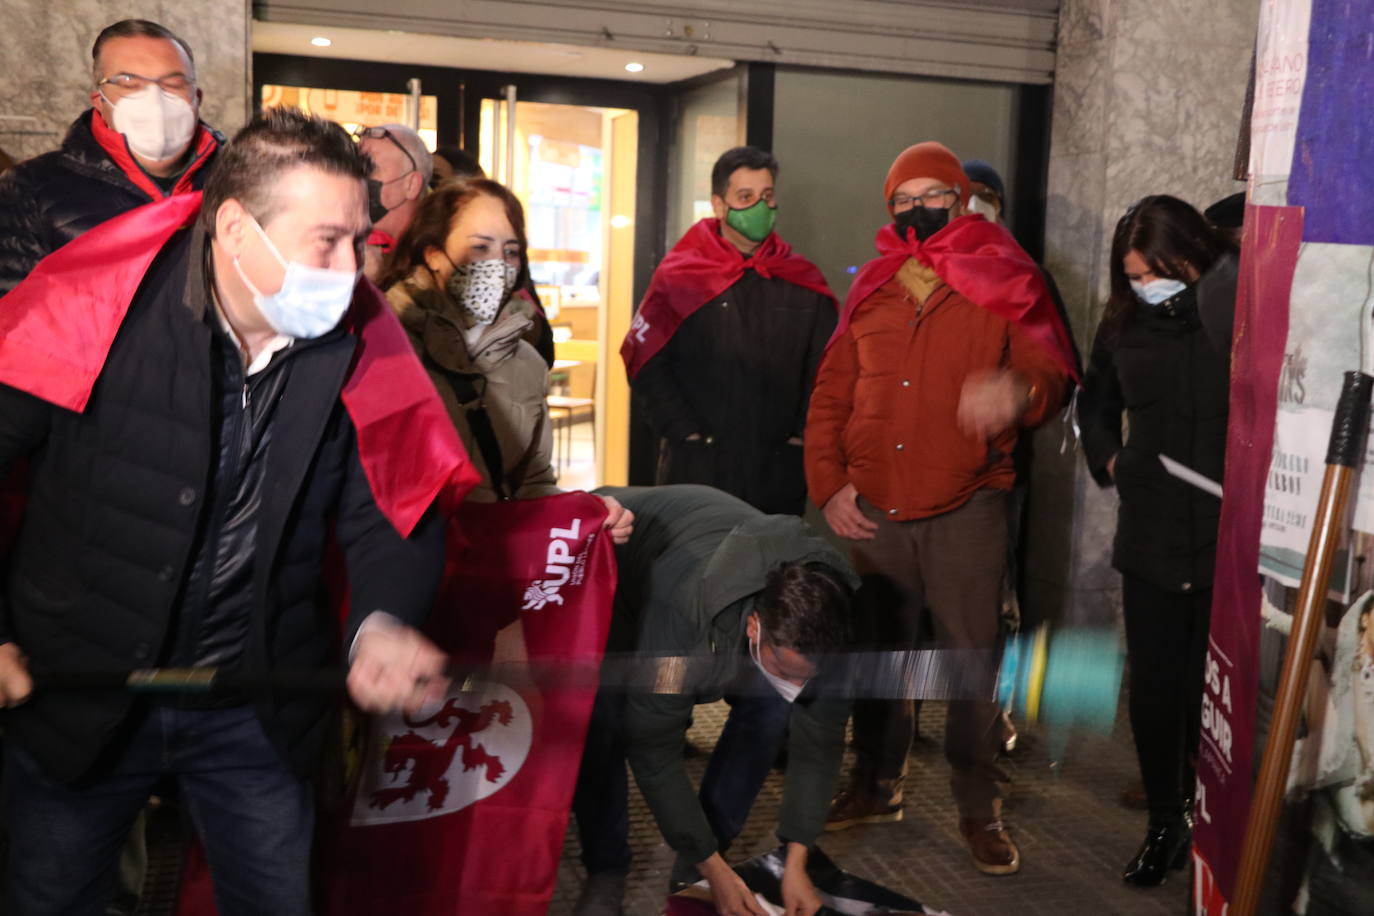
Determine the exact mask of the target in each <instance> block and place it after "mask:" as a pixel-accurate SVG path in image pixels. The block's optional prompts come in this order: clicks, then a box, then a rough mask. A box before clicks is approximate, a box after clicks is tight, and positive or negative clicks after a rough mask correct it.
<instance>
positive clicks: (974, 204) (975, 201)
mask: <svg viewBox="0 0 1374 916" xmlns="http://www.w3.org/2000/svg"><path fill="white" fill-rule="evenodd" d="M968 209H969V212H970V213H981V214H983V216H985V217H987V220H988V222H990V223H995V222H997V208H996V207H994V206H993V205H992V204H990V203H988V202H987V201H986V200H983V198H981V197H979V196H978V195H977V194H970V195H969V197H968Z"/></svg>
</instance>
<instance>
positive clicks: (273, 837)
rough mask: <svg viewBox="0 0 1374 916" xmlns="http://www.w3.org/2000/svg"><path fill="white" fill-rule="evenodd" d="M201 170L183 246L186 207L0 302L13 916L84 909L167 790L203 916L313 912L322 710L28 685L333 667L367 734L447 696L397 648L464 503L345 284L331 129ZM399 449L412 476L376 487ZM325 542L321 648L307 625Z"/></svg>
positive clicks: (270, 120) (320, 125)
mask: <svg viewBox="0 0 1374 916" xmlns="http://www.w3.org/2000/svg"><path fill="white" fill-rule="evenodd" d="M220 155H221V161H220V164H219V167H218V168H217V169H216V171H215V173H214V175H213V176H212V178H211V179H210V182H209V184H208V186H207V188H206V191H205V198H204V203H203V206H202V207H201V208H200V211H199V217H198V219H194V220H191V221H190V225H187V222H188V218H189V217H191V216H193V215H194V214H195V213H196V207H197V201H196V198H195V197H194V196H185V197H178V198H171V199H168V200H166V201H164V202H163V203H161V204H158V205H157V206H156V207H153V208H147V209H143V210H139V211H136V212H132V213H129V214H126V215H124V216H122V217H119V218H118V219H116V220H114V221H111V222H109V223H106V224H105V225H104V226H101V227H98V228H97V229H94V230H91V231H90V232H88V233H86V234H85V235H83V236H82V237H81V238H80V239H78V240H76V241H75V242H73V243H71V244H69V245H68V246H66V247H65V248H64V249H63V250H61V251H58V252H56V253H54V254H53V255H51V256H50V257H49V258H48V259H46V260H45V261H44V263H43V264H42V265H40V266H39V267H38V268H37V269H36V270H35V271H34V272H33V274H32V275H31V276H30V277H29V279H28V280H26V281H25V282H24V283H22V284H20V286H19V287H17V288H16V290H15V291H14V292H13V293H12V294H11V295H10V296H9V297H7V298H6V300H5V303H4V305H3V308H5V309H7V314H8V315H10V316H11V317H13V318H14V319H15V320H16V321H17V323H16V324H15V325H13V326H12V327H11V328H10V331H9V333H7V335H6V339H5V340H0V470H2V469H3V468H5V467H6V466H8V465H9V464H11V463H12V462H13V461H15V460H16V459H19V458H21V457H27V458H28V460H29V462H30V465H29V467H30V474H29V484H28V505H27V508H26V512H25V518H24V524H23V528H22V530H21V531H20V534H19V537H18V540H17V542H16V543H15V547H14V551H13V554H12V556H11V558H10V564H9V568H8V570H7V575H6V577H5V580H4V590H3V592H0V703H3V704H4V705H5V706H7V707H10V708H9V709H8V711H7V712H5V714H4V716H3V725H4V729H5V734H6V742H5V748H4V754H5V786H4V805H5V809H6V810H5V815H6V819H7V822H8V829H9V834H10V867H9V882H8V884H9V886H8V900H7V909H6V912H7V913H9V914H12V916H24V914H37V913H58V912H61V913H76V912H81V913H85V912H100V911H101V910H102V909H103V904H104V901H105V900H106V899H107V898H108V896H109V887H110V884H111V879H112V872H113V867H114V860H115V857H116V855H117V853H118V850H119V847H120V845H121V843H122V842H123V840H124V838H125V837H126V836H127V835H128V830H129V825H130V823H131V821H132V820H133V818H134V817H135V815H136V814H137V812H138V811H139V809H140V808H141V806H142V804H143V802H144V800H145V799H146V798H147V797H148V794H149V790H150V789H151V788H152V786H153V784H154V783H155V782H156V781H157V780H158V779H160V778H162V777H164V776H169V775H170V776H173V777H175V778H177V780H178V782H179V784H180V787H181V790H182V793H183V797H184V798H185V800H186V804H187V809H188V811H189V812H190V814H191V817H192V820H193V821H194V822H195V824H196V827H197V829H198V831H199V833H200V836H201V839H202V841H203V843H204V845H205V848H206V851H207V853H208V857H209V861H210V865H211V870H212V873H213V876H214V880H215V895H216V903H217V906H218V909H219V912H220V913H221V914H222V916H229V914H233V913H244V914H247V913H266V912H272V913H290V914H302V916H304V914H307V913H309V912H310V900H309V880H308V877H309V875H308V872H309V869H308V862H309V851H310V837H311V833H312V830H313V810H312V803H311V790H310V786H309V784H308V782H307V780H306V778H305V774H307V773H308V772H309V771H310V770H311V769H312V767H313V765H314V763H315V761H316V759H317V756H318V751H319V750H320V748H321V745H322V739H323V737H324V735H325V733H326V731H327V718H328V714H329V712H330V711H331V708H332V707H333V706H334V705H335V703H334V701H333V698H331V697H329V696H326V695H318V694H305V693H294V694H293V693H269V694H251V695H250V694H240V693H232V692H229V693H218V694H212V695H209V696H208V697H201V698H193V699H178V698H163V699H157V700H151V701H135V700H134V699H132V698H131V697H130V696H129V695H128V694H125V693H121V692H103V693H102V692H63V691H51V690H49V691H44V690H43V689H41V683H42V682H41V680H40V689H38V690H34V689H33V682H34V680H38V679H40V678H43V677H49V678H52V677H55V676H58V675H60V674H61V673H63V672H70V671H82V670H85V671H111V670H121V669H123V670H128V669H135V668H143V667H149V666H155V665H173V666H195V667H214V668H217V669H219V670H221V671H231V672H232V671H241V672H245V673H253V672H266V671H271V670H286V669H292V670H299V669H312V668H322V667H329V666H332V665H335V664H338V663H339V662H340V661H343V660H345V659H347V660H349V661H351V665H350V668H349V675H348V689H349V692H350V694H351V695H352V697H353V699H354V700H355V701H356V702H357V703H358V704H359V705H360V706H362V707H363V708H364V709H368V710H390V709H395V708H398V707H401V706H406V707H415V706H418V705H419V704H420V703H422V702H424V701H425V700H426V699H427V698H429V697H431V696H434V695H435V691H436V690H439V689H442V687H443V686H444V685H443V683H442V682H443V677H442V670H443V664H444V658H443V656H442V654H441V653H440V652H439V651H438V650H437V649H436V648H435V647H434V646H432V645H431V644H430V643H429V642H428V641H427V640H425V639H424V637H422V636H421V635H420V634H419V632H418V631H417V630H415V629H413V628H412V626H411V625H413V624H417V623H419V622H420V621H422V620H423V619H424V617H425V615H426V613H427V612H428V609H429V607H430V604H431V602H432V600H433V597H434V593H435V590H436V588H437V586H438V581H439V576H440V574H441V571H442V566H443V543H444V535H443V522H442V519H441V518H440V517H439V516H438V513H437V512H436V511H435V510H434V509H433V508H432V507H430V504H431V503H432V502H433V501H434V497H435V496H436V494H438V493H440V492H441V491H444V490H448V491H449V494H448V495H449V496H453V495H455V491H456V492H461V490H462V485H463V483H465V482H469V481H470V480H471V477H470V475H467V474H466V468H465V466H464V464H463V461H464V458H463V456H462V452H461V447H460V446H459V445H458V444H457V442H456V440H455V439H454V437H453V434H452V428H451V426H450V425H449V424H448V422H447V419H446V417H445V416H444V414H443V410H442V405H440V404H438V402H437V397H436V396H435V395H434V392H433V389H432V388H427V387H425V386H426V383H425V381H424V375H423V371H422V370H421V369H420V367H419V365H418V363H416V362H414V357H413V354H412V353H411V352H410V349H409V347H408V346H407V345H406V343H405V340H404V335H403V334H401V332H400V329H399V328H398V327H396V326H395V319H394V318H392V316H391V315H390V313H389V312H388V311H386V309H385V305H384V303H382V302H381V300H380V299H379V298H378V294H377V292H376V290H375V288H373V287H371V286H370V284H367V283H362V284H359V285H356V286H355V283H356V280H357V274H358V268H359V266H360V263H361V262H360V254H361V247H362V242H363V239H364V238H365V237H366V234H367V231H368V218H367V194H366V185H365V181H366V178H367V174H368V170H369V166H370V163H369V162H368V160H367V157H366V156H365V155H363V154H362V153H361V152H360V151H359V150H358V149H357V147H356V145H355V144H354V143H353V142H352V140H351V139H350V138H349V137H348V135H347V134H346V133H345V132H344V131H343V130H342V128H339V127H338V126H337V125H333V124H330V123H328V122H325V121H322V120H319V119H315V118H310V117H308V116H306V115H303V114H301V113H299V112H295V111H287V110H281V109H275V110H271V111H268V112H266V113H264V114H262V115H259V116H258V117H257V118H256V119H254V121H253V122H252V123H251V124H249V125H248V127H246V128H245V129H244V130H243V131H242V132H241V133H240V134H239V136H238V137H237V138H236V139H235V141H234V143H233V144H232V145H231V146H229V147H227V148H226V149H225V150H224V151H223V152H222V153H221V154H220ZM87 266H88V267H89V272H90V273H93V274H94V275H96V276H98V277H100V278H101V279H100V282H97V283H91V282H89V280H88V279H87V278H86V272H85V271H83V270H82V268H84V267H87ZM346 312H347V317H345V313H346ZM388 322H390V324H388ZM379 362H380V363H384V364H385V365H384V371H382V372H381V375H382V376H384V378H380V377H379V373H378V370H377V365H378V363H379ZM412 382H417V383H418V387H416V386H415V385H412V384H411V383H412ZM402 405H404V406H402ZM392 422H395V423H397V424H398V425H396V426H394V427H393V426H386V424H387V423H392ZM401 440H404V441H401ZM421 450H422V451H421ZM417 451H419V452H420V453H422V454H425V455H426V457H427V459H429V460H427V461H426V463H425V464H426V466H425V467H424V468H419V469H417V468H416V467H415V465H414V463H413V462H412V463H406V464H401V463H398V462H397V460H396V458H397V454H398V453H405V454H408V455H410V456H412V457H413V455H414V454H415V453H416V452H417ZM436 462H437V464H436ZM431 466H432V467H433V469H431ZM417 478H425V479H423V480H422V479H417ZM331 530H332V532H333V534H334V536H335V537H336V539H337V541H338V543H339V545H340V547H341V548H342V551H343V554H344V557H345V560H346V563H347V567H348V585H349V589H350V597H351V611H350V615H349V618H348V619H347V621H345V622H344V625H343V626H342V627H339V626H337V625H336V621H335V619H334V618H333V616H332V612H331V611H330V610H329V608H328V606H327V605H325V604H324V603H323V601H322V600H321V599H322V597H323V594H324V589H323V588H322V587H321V565H322V561H323V557H324V552H325V545H326V542H327V540H328V539H329V536H330V532H331Z"/></svg>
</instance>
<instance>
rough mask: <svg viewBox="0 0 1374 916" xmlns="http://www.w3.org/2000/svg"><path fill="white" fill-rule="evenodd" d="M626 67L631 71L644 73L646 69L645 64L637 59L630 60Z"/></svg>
mask: <svg viewBox="0 0 1374 916" xmlns="http://www.w3.org/2000/svg"><path fill="white" fill-rule="evenodd" d="M625 69H626V70H629V71H630V72H631V73H642V72H643V71H644V65H643V64H641V63H637V62H636V61H630V62H629V63H628V64H626V65H625Z"/></svg>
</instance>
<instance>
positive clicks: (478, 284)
mask: <svg viewBox="0 0 1374 916" xmlns="http://www.w3.org/2000/svg"><path fill="white" fill-rule="evenodd" d="M524 251H525V215H524V211H523V209H522V208H521V206H520V201H519V200H517V199H516V197H515V195H514V194H512V193H511V192H510V191H509V190H507V189H506V188H505V187H504V186H502V185H500V184H498V183H496V182H494V181H490V180H488V179H485V178H480V179H472V180H469V181H461V182H453V183H449V184H445V185H443V186H442V187H440V188H438V189H437V190H436V191H434V192H433V193H432V194H430V195H429V196H428V197H427V198H425V200H424V202H423V203H422V204H421V205H420V209H419V211H418V212H417V213H416V216H415V220H414V222H413V223H411V225H410V228H408V229H407V230H406V231H405V233H404V234H403V235H402V236H401V239H400V241H398V242H397V243H396V247H395V249H393V251H392V253H391V255H390V256H389V258H388V260H387V262H386V263H385V265H383V269H382V274H381V277H380V283H379V284H378V285H380V286H381V287H382V289H383V290H385V291H386V297H387V299H388V301H390V303H391V306H392V308H393V309H394V310H395V312H396V314H397V316H398V317H399V318H400V319H401V323H402V324H403V325H404V326H405V328H406V331H407V332H408V333H409V334H410V338H411V342H412V343H414V345H415V349H416V352H417V353H419V355H420V360H421V362H422V363H424V366H425V369H426V370H427V371H428V372H429V375H430V378H431V379H432V380H433V382H434V387H435V388H437V389H438V391H439V396H440V397H441V398H443V400H444V404H445V405H446V406H447V407H448V412H449V416H451V417H452V418H453V422H454V424H455V425H456V426H457V427H458V432H459V435H460V436H462V439H463V445H464V446H466V447H467V450H468V455H469V456H470V457H471V458H472V460H473V462H474V464H475V465H476V466H477V468H478V469H479V470H480V471H481V472H482V483H481V484H479V485H478V486H477V488H476V489H474V490H473V491H472V493H471V494H470V495H469V496H468V498H469V499H473V500H478V501H483V502H492V501H496V500H508V499H532V498H535V497H539V496H548V495H551V494H554V493H559V492H561V491H560V490H559V488H558V485H557V477H556V475H555V473H554V470H553V461H552V458H553V433H552V428H551V426H550V425H549V411H548V405H547V403H546V402H545V396H546V394H547V392H548V373H549V367H548V364H547V363H546V362H545V361H544V358H543V357H541V356H540V355H539V352H538V351H537V350H536V349H535V347H534V346H533V344H532V341H533V340H534V339H535V337H536V336H537V331H536V330H535V328H536V322H535V317H536V314H535V308H536V307H535V305H534V304H533V303H532V302H531V301H530V300H529V299H527V298H525V297H523V296H516V295H514V293H515V291H516V290H517V289H519V288H521V287H522V286H523V285H525V281H526V273H527V269H526V268H525V267H523V266H522V265H523V264H524V261H523V254H524ZM612 504H613V505H612ZM608 508H609V509H610V510H611V514H610V517H609V518H608V519H607V527H608V528H609V529H610V533H611V535H612V536H613V537H614V538H615V539H616V540H617V541H620V540H623V539H624V538H627V537H628V536H629V532H630V525H631V521H632V516H630V514H629V513H627V512H625V511H624V510H623V509H622V508H621V507H620V505H619V504H618V503H615V502H614V500H609V501H608Z"/></svg>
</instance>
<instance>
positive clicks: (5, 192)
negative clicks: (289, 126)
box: [0, 109, 224, 296]
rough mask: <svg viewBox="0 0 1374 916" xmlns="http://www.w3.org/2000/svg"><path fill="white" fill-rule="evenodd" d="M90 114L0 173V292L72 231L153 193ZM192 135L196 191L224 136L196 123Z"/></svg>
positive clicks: (139, 203)
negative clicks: (100, 136) (98, 134)
mask: <svg viewBox="0 0 1374 916" xmlns="http://www.w3.org/2000/svg"><path fill="white" fill-rule="evenodd" d="M93 115H94V109H90V110H87V111H86V112H84V113H83V114H82V115H81V117H79V118H77V119H76V120H75V121H74V122H72V126H71V127H70V128H68V129H67V136H66V138H65V139H64V140H63V141H62V148H61V149H56V150H53V151H52V152H50V153H44V154H43V155H41V156H36V157H34V158H33V159H30V160H28V161H27V162H21V163H20V164H19V165H17V166H15V167H14V168H13V169H11V170H10V171H8V172H6V173H5V174H4V175H0V296H3V295H4V294H5V293H8V292H9V291H10V290H12V289H14V287H15V286H17V285H18V283H19V281H20V280H22V279H24V277H26V276H27V275H28V273H29V271H31V270H33V268H34V266H35V265H36V264H37V263H38V262H39V261H41V260H43V258H45V257H47V256H48V255H49V254H51V253H52V252H54V251H56V250H57V249H59V248H61V247H62V246H63V245H65V244H67V243H68V242H70V241H71V240H72V239H74V238H76V237H77V236H78V235H81V234H82V233H83V232H86V231H87V230H89V229H92V228H94V227H95V226H98V225H100V224H101V223H103V222H105V221H106V220H108V219H112V218H114V217H116V216H118V215H119V214H121V213H125V212H127V211H129V210H132V209H134V208H135V207H140V206H142V205H143V204H146V203H149V202H151V201H152V200H153V198H152V197H150V196H149V195H148V193H147V192H146V191H144V190H142V189H141V188H139V187H138V185H136V184H134V183H133V182H132V181H131V180H130V179H129V176H128V175H126V174H124V171H123V169H121V168H120V167H119V166H118V165H117V164H116V163H115V162H114V160H113V159H111V158H110V157H109V155H108V154H107V153H106V152H105V150H104V149H103V148H102V147H101V145H100V144H99V143H98V142H97V141H96V139H95V135H94V134H93V133H91V118H92V116H93ZM194 142H195V149H194V151H193V153H192V162H191V163H190V165H189V166H188V168H187V173H188V175H189V177H190V184H191V187H192V189H194V190H199V189H200V188H201V186H202V185H203V184H204V183H205V177H206V176H207V175H208V174H209V173H210V169H209V166H210V165H211V163H212V162H213V160H214V157H215V152H216V151H217V150H218V148H219V146H220V145H222V144H223V143H224V138H223V137H222V136H220V135H219V134H218V133H216V132H215V131H214V130H213V129H211V128H210V127H209V126H207V125H205V124H201V131H200V133H199V135H198V136H197V139H196V141H194Z"/></svg>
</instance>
